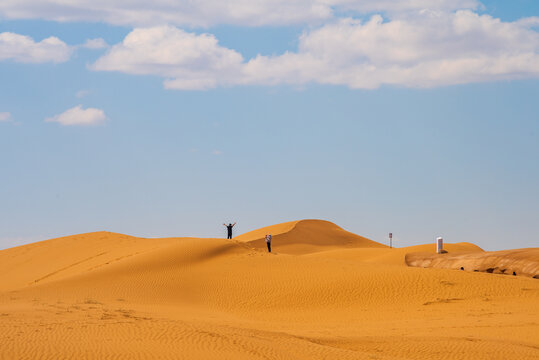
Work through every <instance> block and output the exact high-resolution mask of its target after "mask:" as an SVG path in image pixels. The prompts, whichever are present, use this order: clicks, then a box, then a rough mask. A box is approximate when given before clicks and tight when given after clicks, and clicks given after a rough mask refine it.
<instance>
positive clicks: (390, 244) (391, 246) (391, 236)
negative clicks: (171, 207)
mask: <svg viewBox="0 0 539 360" xmlns="http://www.w3.org/2000/svg"><path fill="white" fill-rule="evenodd" d="M389 248H390V249H391V248H393V233H389Z"/></svg>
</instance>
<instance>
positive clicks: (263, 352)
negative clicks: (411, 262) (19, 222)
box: [0, 220, 539, 360]
mask: <svg viewBox="0 0 539 360" xmlns="http://www.w3.org/2000/svg"><path fill="white" fill-rule="evenodd" d="M267 231H272V232H273V233H274V234H275V239H274V249H275V253H271V254H269V253H268V252H267V251H266V250H265V245H264V244H263V243H262V244H260V242H261V241H263V236H264V235H265V233H266V232H267ZM446 248H447V249H448V251H449V254H453V253H455V254H457V253H459V252H460V253H462V252H468V253H483V251H482V250H481V249H480V248H478V247H477V246H475V245H473V244H469V243H458V244H446ZM417 251H421V252H424V253H425V252H426V253H428V254H429V256H430V255H434V252H435V247H434V245H433V244H428V245H420V246H415V247H410V248H394V249H390V248H388V247H386V246H384V245H382V244H378V243H376V242H374V241H372V240H369V239H366V238H364V237H361V236H358V235H355V234H352V233H349V232H347V231H345V230H343V229H341V228H340V227H338V226H337V225H335V224H332V223H329V222H325V221H319V220H306V221H296V222H289V223H284V224H277V225H272V226H271V227H268V228H263V229H259V230H256V231H253V232H249V233H246V234H243V235H240V236H238V237H236V238H234V239H232V240H227V239H212V238H204V239H201V238H164V239H145V238H138V237H133V236H127V235H122V234H117V233H111V232H95V233H88V234H80V235H73V236H68V237H62V238H58V239H51V240H47V241H42V242H38V243H34V244H29V245H24V246H19V247H16V248H11V249H6V250H2V251H0V274H2V276H1V277H0V339H1V340H2V347H0V359H36V358H40V359H64V358H66V359H67V358H89V359H92V358H95V359H109V358H110V359H154V358H160V359H208V358H211V359H230V358H234V359H290V358H294V359H309V360H311V359H394V360H396V359H399V360H402V359H448V358H456V359H474V360H475V359H485V360H486V359H489V360H490V359H519V360H520V359H536V358H538V357H539V331H538V330H539V314H538V311H537V303H538V301H539V282H538V281H537V280H535V279H532V278H529V277H523V276H514V277H513V276H501V275H496V274H486V273H474V272H466V271H453V270H449V269H438V268H429V269H424V268H420V267H409V266H407V265H406V263H405V261H404V258H405V255H406V254H407V253H410V252H417Z"/></svg>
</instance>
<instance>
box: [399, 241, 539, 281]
mask: <svg viewBox="0 0 539 360" xmlns="http://www.w3.org/2000/svg"><path fill="white" fill-rule="evenodd" d="M405 261H406V264H407V265H408V266H415V267H423V268H427V267H432V268H440V269H455V270H466V271H481V272H487V273H494V274H506V275H522V276H530V277H535V278H537V277H539V248H527V249H515V250H503V251H484V252H471V253H448V254H428V253H422V252H415V253H410V254H407V255H406V258H405Z"/></svg>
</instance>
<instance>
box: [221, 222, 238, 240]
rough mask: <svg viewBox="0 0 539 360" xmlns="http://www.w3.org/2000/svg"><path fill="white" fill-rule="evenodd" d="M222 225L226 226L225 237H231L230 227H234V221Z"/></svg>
mask: <svg viewBox="0 0 539 360" xmlns="http://www.w3.org/2000/svg"><path fill="white" fill-rule="evenodd" d="M223 225H224V226H226V231H227V236H226V238H227V239H232V228H233V227H234V225H236V223H234V224H228V225H227V224H223Z"/></svg>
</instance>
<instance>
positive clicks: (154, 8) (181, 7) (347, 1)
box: [0, 0, 479, 27]
mask: <svg viewBox="0 0 539 360" xmlns="http://www.w3.org/2000/svg"><path fill="white" fill-rule="evenodd" d="M478 4H479V2H478V1H476V0H227V1H223V0H176V1H171V0H153V1H143V0H116V1H110V0H70V1H65V0H2V1H1V2H0V17H4V18H7V19H46V20H55V21H92V22H106V23H110V24H115V25H135V26H154V25H162V24H174V25H179V26H190V27H191V26H193V27H208V26H212V25H218V24H233V25H247V26H260V25H286V24H303V23H313V22H314V23H316V22H320V21H323V20H327V19H330V18H331V17H333V16H334V13H335V12H339V11H341V12H342V11H357V12H386V13H389V14H392V13H396V12H406V11H414V10H421V9H432V10H444V11H451V10H457V9H473V8H476V7H477V6H478Z"/></svg>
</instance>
